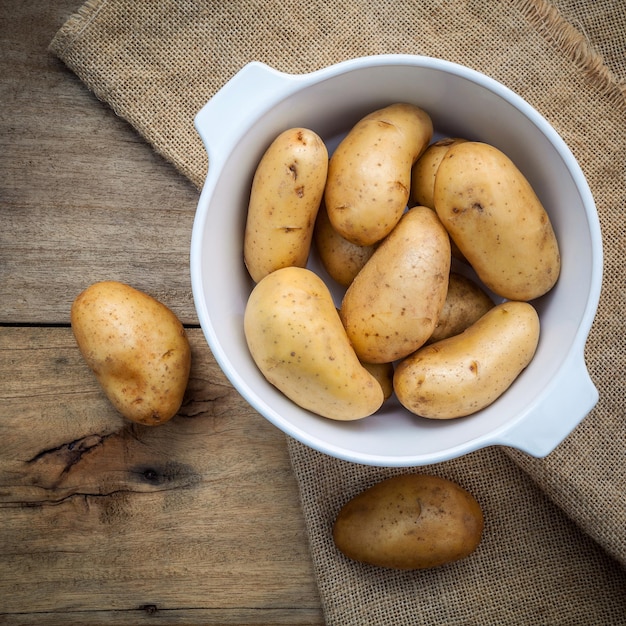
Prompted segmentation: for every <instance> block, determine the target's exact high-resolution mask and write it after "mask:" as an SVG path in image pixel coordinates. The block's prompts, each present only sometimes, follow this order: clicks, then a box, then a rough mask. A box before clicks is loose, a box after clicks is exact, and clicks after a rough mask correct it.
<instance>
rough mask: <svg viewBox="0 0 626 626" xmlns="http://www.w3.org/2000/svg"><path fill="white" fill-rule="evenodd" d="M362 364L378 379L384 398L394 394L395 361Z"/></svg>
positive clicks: (386, 398) (387, 398)
mask: <svg viewBox="0 0 626 626" xmlns="http://www.w3.org/2000/svg"><path fill="white" fill-rule="evenodd" d="M361 365H362V366H363V367H364V368H365V369H366V370H367V371H368V372H369V373H370V374H371V375H372V376H373V377H374V378H375V379H376V380H377V381H378V384H379V385H380V386H381V388H382V390H383V398H384V400H389V398H391V396H392V395H393V363H364V362H363V361H361Z"/></svg>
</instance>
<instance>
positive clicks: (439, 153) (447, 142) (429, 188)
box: [410, 137, 467, 209]
mask: <svg viewBox="0 0 626 626" xmlns="http://www.w3.org/2000/svg"><path fill="white" fill-rule="evenodd" d="M464 141H467V139H463V138H461V137H446V138H444V139H440V140H439V141H435V142H434V143H431V144H430V145H429V146H428V148H426V150H425V151H424V153H423V154H422V156H421V157H420V158H419V159H417V161H416V162H415V164H414V165H413V168H412V169H411V194H410V201H411V203H412V204H413V205H421V206H427V207H428V208H429V209H434V208H435V202H434V199H433V191H434V188H435V176H436V174H437V170H438V169H439V164H440V163H441V161H442V159H443V157H444V156H445V154H446V152H448V150H449V149H450V148H451V147H452V146H454V145H456V144H457V143H463V142H464Z"/></svg>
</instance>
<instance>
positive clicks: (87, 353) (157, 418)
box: [71, 281, 191, 426]
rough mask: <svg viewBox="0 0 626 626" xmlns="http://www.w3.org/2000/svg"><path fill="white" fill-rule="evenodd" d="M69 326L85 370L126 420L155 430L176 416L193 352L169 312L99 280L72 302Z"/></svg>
mask: <svg viewBox="0 0 626 626" xmlns="http://www.w3.org/2000/svg"><path fill="white" fill-rule="evenodd" d="M71 323H72V331H73V333H74V336H75V338H76V342H77V344H78V347H79V349H80V351H81V354H82V355H83V357H84V359H85V361H86V362H87V365H88V366H89V367H90V368H91V369H92V370H93V372H94V374H95V375H96V378H97V380H98V382H99V383H100V385H101V386H102V388H103V390H104V392H105V394H106V395H107V397H108V398H109V400H110V401H111V403H112V404H113V406H114V407H115V408H116V409H117V410H118V411H119V412H120V413H121V414H122V415H123V416H124V417H125V418H127V419H129V420H132V421H134V422H138V423H140V424H145V425H148V426H156V425H158V424H162V423H164V422H166V421H168V420H169V419H171V418H172V417H173V416H174V415H176V413H177V412H178V410H179V408H180V406H181V404H182V401H183V397H184V394H185V391H186V388H187V383H188V380H189V371H190V368H191V349H190V346H189V341H188V339H187V334H186V332H185V329H184V327H183V325H182V324H181V322H180V320H179V319H178V318H177V317H176V315H175V314H174V313H173V312H172V311H171V310H170V309H169V308H168V307H166V306H165V305H164V304H163V303H161V302H159V301H158V300H156V299H154V298H153V297H151V296H149V295H148V294H146V293H143V292H142V291H139V290H137V289H134V288H133V287H131V286H129V285H126V284H124V283H120V282H117V281H103V282H99V283H95V284H93V285H91V286H90V287H88V288H87V289H85V291H83V292H82V293H81V294H79V295H78V296H77V297H76V299H75V300H74V302H73V304H72V309H71Z"/></svg>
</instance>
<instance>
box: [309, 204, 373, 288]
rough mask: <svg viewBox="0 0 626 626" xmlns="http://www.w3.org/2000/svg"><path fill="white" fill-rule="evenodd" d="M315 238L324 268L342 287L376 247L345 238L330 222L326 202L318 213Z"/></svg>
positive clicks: (355, 273)
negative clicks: (358, 243)
mask: <svg viewBox="0 0 626 626" xmlns="http://www.w3.org/2000/svg"><path fill="white" fill-rule="evenodd" d="M313 240H314V242H315V247H316V249H317V252H318V254H319V257H320V261H321V262H322V265H323V266H324V269H325V270H326V271H327V272H328V275H329V276H330V277H331V278H332V279H334V280H335V281H337V282H338V283H339V284H340V285H341V286H342V287H348V285H350V283H351V282H352V281H353V280H354V277H355V276H356V275H357V274H358V273H359V272H360V271H361V269H362V268H363V266H364V265H365V263H367V261H369V259H370V257H371V256H372V254H374V250H375V249H376V246H375V245H371V246H357V245H356V244H354V243H351V242H349V241H348V240H347V239H344V238H343V237H342V236H341V235H340V234H339V233H338V232H337V231H336V230H335V229H334V228H333V225H332V224H331V223H330V219H329V218H328V212H327V211H326V206H325V203H324V202H322V206H320V210H319V212H318V214H317V220H316V222H315V229H314V231H313Z"/></svg>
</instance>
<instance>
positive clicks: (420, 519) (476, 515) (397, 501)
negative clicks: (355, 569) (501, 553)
mask: <svg viewBox="0 0 626 626" xmlns="http://www.w3.org/2000/svg"><path fill="white" fill-rule="evenodd" d="M483 526H484V520H483V513H482V510H481V508H480V505H479V504H478V502H477V501H476V499H475V498H474V497H473V496H472V495H471V494H470V493H468V492H467V491H466V490H465V489H463V488H461V487H460V486H459V485H457V484H456V483H454V482H452V481H450V480H446V479H445V478H440V477H438V476H429V475H426V474H405V475H398V476H394V477H392V478H388V479H386V480H383V481H381V482H379V483H377V484H375V485H374V486H373V487H370V488H369V489H366V490H365V491H363V492H361V493H360V494H358V495H357V496H355V497H354V498H353V499H352V500H350V501H349V502H348V503H347V504H345V505H344V506H343V508H342V509H341V510H340V511H339V514H338V516H337V518H336V520H335V523H334V525H333V539H334V542H335V545H336V546H337V548H338V549H339V550H340V551H341V552H342V553H343V554H344V555H345V556H347V557H348V558H350V559H352V560H355V561H360V562H362V563H368V564H370V565H375V566H378V567H386V568H393V569H401V570H412V569H425V568H430V567H437V566H440V565H445V564H447V563H452V562H454V561H458V560H460V559H463V558H465V557H467V556H469V555H470V554H471V553H472V552H474V551H475V550H476V548H477V547H478V545H479V544H480V541H481V538H482V533H483Z"/></svg>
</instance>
